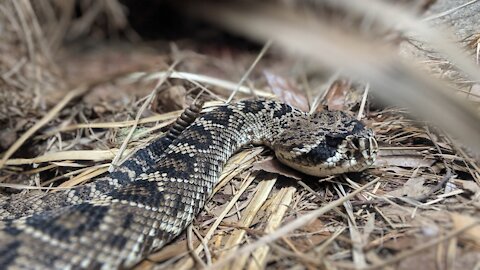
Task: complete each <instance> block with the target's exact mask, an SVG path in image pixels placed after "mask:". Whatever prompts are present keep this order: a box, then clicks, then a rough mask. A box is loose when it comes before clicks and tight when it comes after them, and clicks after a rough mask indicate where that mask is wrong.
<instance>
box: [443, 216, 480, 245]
mask: <svg viewBox="0 0 480 270" xmlns="http://www.w3.org/2000/svg"><path fill="white" fill-rule="evenodd" d="M450 217H451V218H452V221H453V228H455V229H461V228H464V227H465V226H468V225H470V224H473V223H475V222H476V223H477V225H476V226H474V227H472V228H471V229H468V230H467V231H465V232H463V233H462V234H461V235H460V237H461V238H462V239H464V240H467V241H472V242H474V243H475V244H476V245H478V246H480V220H478V219H477V218H474V217H471V216H466V215H462V214H458V213H450Z"/></svg>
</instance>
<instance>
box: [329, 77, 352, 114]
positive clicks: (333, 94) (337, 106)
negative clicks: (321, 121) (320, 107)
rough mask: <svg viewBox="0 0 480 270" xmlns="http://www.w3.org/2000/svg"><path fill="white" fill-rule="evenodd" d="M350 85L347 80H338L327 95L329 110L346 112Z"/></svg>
mask: <svg viewBox="0 0 480 270" xmlns="http://www.w3.org/2000/svg"><path fill="white" fill-rule="evenodd" d="M349 89H350V83H349V82H348V81H347V80H336V81H335V82H334V83H333V84H332V87H330V89H328V92H327V94H326V95H325V105H327V107H328V109H329V110H340V111H345V109H346V108H345V104H346V101H347V95H348V92H349Z"/></svg>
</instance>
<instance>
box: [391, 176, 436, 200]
mask: <svg viewBox="0 0 480 270" xmlns="http://www.w3.org/2000/svg"><path fill="white" fill-rule="evenodd" d="M424 183H425V178H423V177H413V178H410V179H408V181H407V182H405V184H404V185H403V187H401V188H399V189H396V190H393V191H390V192H389V193H388V194H390V195H392V196H396V197H403V196H409V197H418V196H421V195H423V194H425V193H426V192H428V188H427V187H425V186H423V184H424Z"/></svg>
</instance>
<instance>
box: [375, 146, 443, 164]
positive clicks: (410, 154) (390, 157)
mask: <svg viewBox="0 0 480 270" xmlns="http://www.w3.org/2000/svg"><path fill="white" fill-rule="evenodd" d="M434 163H435V160H433V159H426V158H425V157H424V156H423V155H421V154H419V153H417V151H414V150H380V151H379V153H378V157H377V160H376V161H375V166H377V167H390V166H398V167H405V168H420V167H431V166H432V165H433V164H434Z"/></svg>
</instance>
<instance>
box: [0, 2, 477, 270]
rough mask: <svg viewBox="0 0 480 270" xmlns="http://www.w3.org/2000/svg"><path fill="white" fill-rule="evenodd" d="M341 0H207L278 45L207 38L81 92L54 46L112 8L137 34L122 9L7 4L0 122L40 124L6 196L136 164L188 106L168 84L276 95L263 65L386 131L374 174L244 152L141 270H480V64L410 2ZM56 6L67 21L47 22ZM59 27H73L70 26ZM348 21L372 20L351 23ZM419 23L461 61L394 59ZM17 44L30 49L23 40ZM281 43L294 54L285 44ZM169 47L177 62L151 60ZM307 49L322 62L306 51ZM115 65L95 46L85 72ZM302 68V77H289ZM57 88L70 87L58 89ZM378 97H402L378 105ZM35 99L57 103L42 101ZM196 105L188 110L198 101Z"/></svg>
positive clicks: (118, 22) (221, 97)
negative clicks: (314, 0)
mask: <svg viewBox="0 0 480 270" xmlns="http://www.w3.org/2000/svg"><path fill="white" fill-rule="evenodd" d="M80 2H82V1H80ZM328 2H329V3H330V5H333V7H331V8H332V9H333V10H330V9H327V10H328V12H330V13H328V14H330V16H326V17H328V19H319V18H318V17H317V16H315V14H314V13H313V12H310V11H309V12H305V10H304V9H302V7H300V8H299V7H296V8H293V7H288V8H285V7H282V6H275V7H273V8H272V7H270V6H263V5H262V6H257V5H256V6H241V8H238V6H235V8H232V6H231V5H230V4H228V5H225V6H219V5H216V6H209V5H204V6H202V12H203V13H202V14H207V15H208V14H211V12H215V13H216V14H220V15H222V16H215V17H214V20H215V21H216V22H217V23H220V24H222V25H224V26H227V27H230V28H232V29H234V30H235V31H239V32H241V33H243V34H245V35H247V36H252V37H254V38H256V39H258V40H263V41H266V42H267V43H266V44H267V45H266V46H264V49H263V51H261V52H260V50H259V52H258V53H250V52H248V51H242V50H236V51H235V53H236V54H233V56H229V57H233V60H232V59H230V58H229V57H224V55H225V54H222V53H219V54H216V55H215V54H208V53H201V52H192V51H191V50H194V49H195V46H193V48H192V49H191V50H190V51H189V50H187V49H184V50H179V49H178V48H173V49H172V52H162V53H158V52H157V53H154V54H153V55H152V54H151V53H150V52H149V53H143V52H137V53H136V54H137V56H138V59H140V60H139V62H148V63H149V64H148V65H147V68H146V69H147V70H145V69H142V68H137V67H136V66H135V65H132V66H134V68H132V69H131V70H130V71H128V72H125V71H122V72H120V71H119V72H116V73H115V72H114V73H115V74H114V75H112V74H110V73H108V72H105V73H106V74H94V75H97V76H98V77H100V78H101V79H96V80H87V81H86V82H85V83H84V84H82V85H81V86H79V87H67V86H66V85H67V83H66V82H65V81H64V80H63V78H72V74H71V73H70V74H66V76H62V77H61V76H59V75H58V72H57V71H56V70H57V69H58V64H54V62H55V61H57V60H56V59H52V56H51V55H52V53H51V50H56V49H57V48H62V44H63V43H62V42H61V41H62V40H65V39H67V40H68V39H73V38H75V37H78V36H82V35H84V34H86V33H88V32H90V31H93V30H96V29H97V28H98V27H99V24H98V21H96V20H95V19H94V18H96V17H95V16H96V15H98V14H108V15H107V17H108V18H110V20H108V22H109V23H107V25H111V26H112V27H113V26H114V27H113V28H114V29H127V27H126V26H125V23H126V22H124V21H123V20H124V19H125V18H124V14H123V13H122V12H121V10H120V9H119V6H118V3H117V2H116V1H99V3H100V4H91V5H92V6H90V7H89V6H88V5H86V4H84V5H82V8H83V9H85V13H84V17H80V18H78V19H76V20H73V19H72V17H71V16H67V15H68V14H71V12H72V9H73V7H72V6H71V5H70V4H63V6H55V5H60V4H58V3H60V2H58V3H57V2H53V1H46V0H45V1H39V2H38V3H39V4H38V6H36V7H35V9H33V7H31V6H30V4H29V2H28V1H18V2H14V1H4V2H3V3H2V4H1V5H0V12H3V14H10V16H5V18H6V20H5V21H6V23H5V25H7V26H8V27H7V28H6V29H7V30H8V31H7V34H9V35H10V36H8V35H7V37H9V39H8V40H7V41H8V42H5V44H6V45H9V46H5V52H10V53H9V54H6V53H4V52H3V53H2V54H1V55H0V57H1V59H0V60H4V61H0V63H1V65H0V71H1V74H2V82H4V83H5V84H4V85H1V86H0V93H2V94H4V95H6V93H8V91H9V90H10V89H15V92H14V93H20V94H19V95H21V97H20V98H19V97H18V96H17V97H15V98H14V99H9V101H7V103H5V105H3V104H2V112H3V111H5V112H7V113H5V114H4V116H3V117H2V118H0V121H2V124H3V125H4V127H6V129H8V128H12V127H13V126H14V125H13V122H11V121H8V120H9V118H10V120H12V119H13V118H11V117H12V116H15V117H16V118H15V119H19V117H20V118H23V119H25V120H26V122H27V123H29V124H26V125H21V126H19V127H16V128H17V129H15V131H16V132H18V133H19V134H18V136H13V139H12V140H11V142H10V143H9V144H7V145H6V146H8V147H4V148H5V149H4V152H3V153H2V154H1V156H2V163H1V165H0V167H2V166H3V168H2V169H1V171H0V186H2V187H5V188H9V189H7V190H6V191H7V192H8V191H11V189H20V190H22V192H24V193H28V192H29V191H28V190H31V189H35V190H36V191H33V192H39V190H45V189H47V190H51V191H49V192H54V191H55V190H56V189H64V188H71V187H74V186H76V185H80V184H83V183H86V182H89V181H94V179H95V177H97V176H98V175H100V174H103V173H105V172H106V171H107V170H108V166H109V165H110V163H111V162H112V160H113V159H114V158H115V157H116V156H117V155H118V158H119V159H122V158H124V157H126V156H128V155H129V153H131V151H132V150H134V149H135V148H136V147H138V146H139V145H141V144H143V143H145V142H147V141H149V140H151V139H154V138H156V137H157V136H160V135H161V134H162V131H165V129H166V128H167V127H168V125H169V124H170V123H172V121H174V119H175V118H176V117H177V116H178V115H179V113H180V112H181V110H179V109H180V108H177V107H175V106H173V107H172V108H158V110H154V109H155V108H156V107H155V106H154V105H155V104H157V100H156V99H158V96H159V95H158V94H159V92H162V93H166V95H163V96H162V98H163V99H167V101H168V98H169V97H174V96H175V95H173V94H171V95H170V94H169V91H179V89H183V90H184V91H185V93H184V95H185V96H186V99H185V100H183V101H182V102H183V103H189V102H191V101H192V100H193V99H194V98H196V97H197V96H198V95H200V94H201V95H202V98H205V99H207V100H209V102H207V104H206V106H205V110H210V109H211V108H212V107H214V106H215V105H217V104H219V103H221V102H224V101H227V100H230V97H234V99H238V98H241V97H252V96H251V95H252V93H254V95H255V96H260V97H268V98H275V95H274V94H272V93H271V91H270V90H271V89H270V88H269V86H268V84H267V83H266V82H265V79H264V76H265V75H264V74H263V73H262V71H263V70H266V69H267V70H268V69H270V70H272V69H274V68H277V69H279V70H277V73H275V74H276V75H275V76H277V77H276V79H277V80H284V81H295V83H292V84H288V83H287V84H284V85H289V87H291V88H290V89H280V90H279V91H288V90H290V91H291V92H292V93H293V95H294V96H295V95H303V94H305V95H306V96H307V97H308V99H309V100H311V101H312V102H311V103H314V104H322V105H327V106H339V107H340V108H343V109H344V110H347V111H350V112H352V114H355V115H357V116H358V117H359V118H361V119H362V120H363V121H364V122H366V123H367V125H368V126H370V127H372V128H373V129H374V131H375V132H376V134H377V138H378V141H379V142H380V146H381V151H380V157H379V160H378V161H377V164H376V166H375V168H372V169H370V170H368V171H366V172H364V173H362V174H354V175H342V176H334V177H333V176H332V177H328V178H326V179H316V178H311V177H306V176H301V180H298V176H295V175H294V174H293V173H291V172H288V171H287V172H286V171H284V170H279V169H276V168H275V166H274V165H272V164H270V163H269V162H270V161H265V160H267V159H269V157H270V156H271V153H270V152H269V151H268V150H267V149H265V148H263V147H254V148H250V149H245V150H243V151H241V152H239V153H237V154H236V155H235V156H234V157H233V158H232V159H231V160H230V161H229V163H228V164H227V166H226V168H225V169H224V171H223V174H222V178H221V180H220V182H219V185H218V186H217V187H216V188H215V191H214V194H213V195H212V198H211V200H210V202H209V203H208V205H207V207H205V210H204V211H202V213H201V214H200V215H199V216H198V217H197V219H196V220H195V221H194V223H193V226H192V227H191V228H189V230H187V231H188V232H186V233H185V234H182V235H181V236H180V237H179V238H178V239H176V240H175V241H174V242H173V243H172V244H171V245H169V246H167V247H165V248H164V249H162V250H160V251H158V252H156V253H154V254H152V255H150V256H149V257H148V258H147V259H145V260H144V261H143V262H141V263H140V264H139V265H137V266H136V269H153V268H155V269H164V268H175V269H191V268H194V267H196V268H208V269H263V268H272V269H273V268H280V269H285V268H293V269H318V268H320V269H409V268H417V267H418V265H420V264H421V265H422V266H423V267H424V269H460V268H462V269H479V267H480V264H479V263H478V262H479V261H480V225H479V222H480V220H479V219H478V216H479V214H480V201H479V200H480V168H479V166H480V165H479V162H478V156H479V155H478V152H476V149H479V148H477V147H478V146H479V142H478V138H479V135H480V131H479V130H478V128H479V126H478V119H479V116H478V107H479V104H478V99H475V98H478V93H477V94H476V93H471V92H472V91H471V89H473V88H470V87H471V86H472V85H476V84H477V83H476V81H477V82H478V77H479V76H480V75H479V74H480V73H479V72H478V67H475V66H474V65H473V64H472V63H473V61H471V60H472V59H473V58H472V57H470V59H469V58H468V56H465V55H463V53H462V51H461V50H460V49H458V48H457V47H458V46H457V45H454V44H451V43H449V42H447V41H445V40H444V39H443V38H442V35H441V33H437V32H433V31H432V32H428V31H430V29H429V28H428V26H426V25H425V24H424V22H422V21H421V20H420V19H418V18H416V17H415V16H413V15H412V14H410V13H408V12H405V11H404V10H401V9H398V7H393V6H391V5H386V4H384V3H379V2H376V1H373V2H372V5H374V6H375V8H377V10H379V9H381V10H382V11H384V12H382V13H381V15H372V13H371V12H372V10H374V9H373V8H372V9H371V10H367V9H365V8H362V7H361V6H357V5H356V4H352V3H349V2H348V1H337V2H336V4H332V3H331V2H332V1H328ZM54 3H55V4H54ZM82 3H88V2H87V1H85V2H82ZM473 4H474V3H473ZM88 7H89V8H88ZM371 7H372V6H371ZM317 8H318V9H320V10H323V9H322V8H324V7H317ZM33 10H35V12H37V13H33ZM58 10H60V11H65V13H62V12H58ZM67 11H68V12H67ZM69 12H70V13H69ZM392 12H396V13H398V15H392V14H394V13H392ZM450 12H452V11H450ZM50 13H52V14H57V15H55V16H53V17H50V16H47V15H48V14H50ZM35 14H38V15H37V16H38V17H39V18H36V16H34V15H35ZM60 14H64V15H62V16H59V15H60ZM332 14H333V15H332ZM336 14H337V15H338V14H340V15H342V16H340V17H339V18H340V19H338V18H337V17H336ZM98 16H100V15H98ZM442 16H445V15H442ZM305 18H307V19H308V20H305ZM366 18H367V19H368V18H369V19H370V22H371V24H366V23H365V21H364V20H366ZM37 19H39V20H40V22H41V23H38V20H37ZM387 19H388V20H390V22H388V23H386V22H387V21H388V20H387ZM329 20H333V22H336V23H335V24H332V21H329ZM362 22H363V23H364V24H362ZM55 23H61V24H60V27H59V28H58V29H56V28H54V27H53V25H54V24H55ZM382 23H383V24H382ZM401 23H404V24H403V25H401V26H402V27H397V28H396V29H392V28H390V26H391V25H399V24H401ZM250 24H252V27H248V26H249V25H250ZM345 25H347V26H352V25H362V26H363V27H352V28H351V29H350V30H349V31H345ZM365 25H370V26H365ZM379 25H381V27H380V26H379ZM107 28H108V27H107ZM68 29H71V30H72V29H73V30H72V31H69V30H68ZM412 29H417V30H419V31H417V33H416V35H417V36H416V37H418V36H420V38H421V39H422V40H427V41H428V42H430V43H429V46H431V47H434V48H437V49H438V51H440V52H441V53H443V55H444V56H446V57H447V58H448V59H449V61H446V60H443V59H442V60H438V58H435V59H432V58H428V59H429V60H427V61H424V62H422V63H417V64H415V65H413V64H411V63H405V60H402V59H403V58H401V57H399V56H398V55H397V54H396V53H394V52H395V51H396V50H397V47H396V44H395V43H394V42H392V40H396V38H399V37H401V38H402V39H407V41H409V42H413V41H411V40H409V39H411V30H412ZM97 30H98V29H97ZM126 31H129V30H126ZM319 32H321V33H322V34H321V35H318V33H319ZM427 32H428V34H427ZM67 34H69V35H70V36H66V35H67ZM392 36H393V37H394V38H391V37H392ZM270 40H271V41H272V47H270V43H269V41H270ZM15 43H20V44H22V46H23V47H21V48H14V47H15V46H13V44H15ZM440 43H441V44H440ZM471 44H473V45H471V46H470V49H471V50H472V51H478V49H477V48H478V39H477V41H476V43H471ZM276 47H281V48H283V49H287V50H288V51H290V53H292V51H294V54H290V56H289V57H286V56H284V55H283V54H282V53H281V51H273V52H272V50H275V49H274V48H276ZM2 48H3V47H2ZM223 49H224V50H228V48H227V49H225V48H223ZM292 49H294V50H292ZM65 50H67V53H66V54H67V55H68V48H66V49H65ZM111 50H112V51H115V49H111ZM159 54H160V55H161V57H162V59H167V60H162V61H163V62H162V61H160V63H158V62H156V63H155V64H150V63H152V62H151V59H152V58H154V57H155V56H158V55H159ZM118 55H119V57H118V59H119V60H118V61H120V62H122V61H124V62H125V61H126V62H127V64H128V63H129V61H130V60H131V59H126V60H125V58H122V56H124V54H122V52H121V51H120V52H118ZM292 55H293V56H292ZM471 55H473V56H476V55H475V53H472V54H471ZM305 56H306V57H307V58H309V60H310V61H304V60H301V59H304V58H303V57H305ZM75 57H76V56H74V57H70V58H69V57H68V56H67V57H65V58H64V59H63V60H58V61H66V60H65V59H67V61H68V59H77V58H75ZM476 57H477V58H478V56H476ZM14 58H15V59H16V60H15V59H14ZM5 59H6V60H5ZM18 59H20V60H18ZM109 59H111V58H107V57H105V59H102V55H100V56H96V57H95V58H94V60H92V61H90V62H91V63H89V64H85V65H80V67H77V70H79V69H83V70H87V71H88V70H102V68H98V67H103V66H104V65H105V63H108V62H109ZM115 59H117V58H115ZM292 59H293V60H292ZM102 61H103V62H102ZM292 62H294V63H296V65H293V64H292ZM304 62H307V65H304ZM66 63H70V62H66ZM169 63H175V65H171V64H169ZM299 63H300V64H299ZM62 64H64V65H65V62H63V63H60V65H62ZM72 64H75V63H72ZM115 64H117V63H115ZM232 66H233V67H232ZM292 66H295V70H296V72H290V69H291V68H292ZM312 66H313V67H312ZM319 66H323V68H325V67H327V68H328V69H329V71H328V72H325V71H324V69H323V71H322V70H320V69H319V68H318V67H319ZM418 66H419V67H420V68H418ZM152 67H153V68H152ZM168 67H171V68H170V69H169V68H168ZM440 67H441V68H440ZM152 69H154V70H155V71H154V72H152V71H150V70H152ZM444 69H447V70H452V71H453V70H454V71H455V72H456V76H453V77H451V78H450V81H446V80H445V77H443V80H439V79H438V77H440V76H432V75H430V74H429V72H430V73H434V74H437V75H438V74H439V73H442V74H443V72H445V70H444ZM298 70H300V71H298ZM420 70H422V71H420ZM439 70H441V72H438V71H439ZM110 71H111V70H110ZM117 71H118V70H117ZM205 71H209V72H205ZM286 71H288V72H286ZM425 71H426V72H425ZM65 72H66V73H68V72H69V71H68V70H67V71H65ZM70 72H71V71H70ZM73 73H74V74H77V73H75V70H74V71H73ZM52 74H57V75H52ZM332 74H333V75H332ZM89 75H91V74H87V75H82V76H84V77H85V78H90V77H89ZM46 78H47V79H46ZM356 78H361V82H359V80H357V79H356ZM76 81H78V78H76ZM365 81H368V83H365ZM477 85H478V84H477ZM53 86H55V87H53ZM58 87H60V88H58ZM270 87H272V85H270ZM273 87H274V88H275V86H273ZM51 89H60V90H62V91H55V93H57V94H52V95H49V94H48V93H53V92H49V91H52V90H51ZM70 89H74V90H70ZM112 89H113V90H112ZM172 89H173V90H172ZM299 89H303V90H305V91H306V93H305V92H304V91H302V90H299ZM370 89H371V90H370ZM133 90H136V91H133ZM277 90H278V89H277ZM379 90H381V91H379ZM112 93H113V94H112ZM465 93H471V94H469V95H466V94H465ZM371 95H374V97H373V99H372V98H371ZM112 96H113V97H115V98H114V100H110V99H109V97H112ZM378 96H380V97H382V98H383V100H386V101H387V102H389V103H390V104H392V103H393V105H388V106H385V105H384V104H382V103H380V104H377V103H378V101H376V100H377V97H378ZM454 96H455V97H454ZM459 96H460V97H462V100H459V99H458V97H459ZM464 97H466V98H464ZM16 99H17V100H22V103H18V102H15V101H13V100H16ZM292 99H293V98H292ZM39 100H40V101H39ZM299 100H307V99H299ZM23 101H25V104H23ZM287 101H291V100H287ZM36 102H40V103H42V104H44V106H39V105H38V106H37V105H32V104H37V103H36ZM182 102H180V104H179V106H180V107H181V106H184V105H186V104H183V103H182ZM40 103H38V104H40ZM168 103H169V102H167V104H168ZM170 103H172V104H177V103H178V100H170ZM315 107H316V106H314V108H312V110H315ZM472 108H473V109H472ZM3 109H7V110H3ZM26 110H28V112H27V111H26ZM161 110H165V111H167V112H165V111H163V112H162V111H161ZM12 112H18V113H17V114H14V113H12ZM412 115H414V116H415V117H412ZM12 121H13V120H12ZM132 127H133V128H132ZM444 131H447V132H444ZM123 142H125V144H124V149H122V150H121V151H119V149H121V145H122V143H123ZM26 149H28V150H26ZM119 153H120V154H119ZM266 171H267V172H266Z"/></svg>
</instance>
